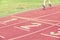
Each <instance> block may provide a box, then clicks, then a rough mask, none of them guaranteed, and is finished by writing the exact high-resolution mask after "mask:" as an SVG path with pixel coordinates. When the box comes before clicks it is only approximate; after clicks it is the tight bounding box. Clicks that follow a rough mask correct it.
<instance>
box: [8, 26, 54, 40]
mask: <svg viewBox="0 0 60 40" xmlns="http://www.w3.org/2000/svg"><path fill="white" fill-rule="evenodd" d="M54 26H55V25H52V26H50V27H47V28H43V29H41V30H38V31H35V32H32V33H29V34H25V35H22V36H18V37H15V38H11V39H8V40H15V39H18V38H23V37H26V36H29V35H32V34H35V33H38V32H40V31H43V30H46V29H48V28H52V27H54Z"/></svg>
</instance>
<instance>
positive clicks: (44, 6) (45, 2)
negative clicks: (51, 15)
mask: <svg viewBox="0 0 60 40" xmlns="http://www.w3.org/2000/svg"><path fill="white" fill-rule="evenodd" d="M46 1H47V0H44V3H43V5H42V6H43V9H45V5H46Z"/></svg>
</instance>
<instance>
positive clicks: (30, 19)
mask: <svg viewBox="0 0 60 40" xmlns="http://www.w3.org/2000/svg"><path fill="white" fill-rule="evenodd" d="M53 32H54V33H53ZM51 33H52V34H51ZM0 40H60V5H58V6H54V7H51V8H47V9H46V10H42V9H36V10H31V11H27V12H22V13H18V14H14V15H10V16H7V17H4V18H0Z"/></svg>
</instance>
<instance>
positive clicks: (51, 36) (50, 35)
mask: <svg viewBox="0 0 60 40" xmlns="http://www.w3.org/2000/svg"><path fill="white" fill-rule="evenodd" d="M41 35H43V36H48V37H54V38H60V37H57V36H53V35H48V34H44V33H41Z"/></svg>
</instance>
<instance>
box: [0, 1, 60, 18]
mask: <svg viewBox="0 0 60 40" xmlns="http://www.w3.org/2000/svg"><path fill="white" fill-rule="evenodd" d="M51 1H52V4H53V5H58V4H60V0H51ZM42 4H43V0H0V17H4V16H7V15H10V14H14V13H16V12H22V11H25V10H30V9H35V8H39V7H41V5H42Z"/></svg>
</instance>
